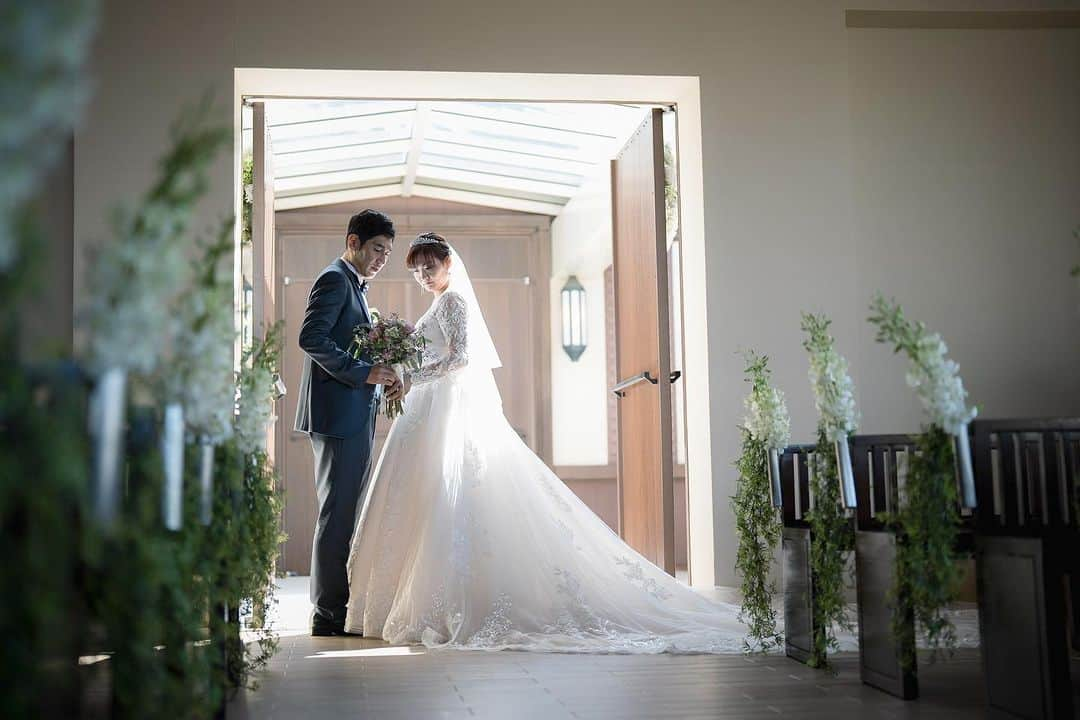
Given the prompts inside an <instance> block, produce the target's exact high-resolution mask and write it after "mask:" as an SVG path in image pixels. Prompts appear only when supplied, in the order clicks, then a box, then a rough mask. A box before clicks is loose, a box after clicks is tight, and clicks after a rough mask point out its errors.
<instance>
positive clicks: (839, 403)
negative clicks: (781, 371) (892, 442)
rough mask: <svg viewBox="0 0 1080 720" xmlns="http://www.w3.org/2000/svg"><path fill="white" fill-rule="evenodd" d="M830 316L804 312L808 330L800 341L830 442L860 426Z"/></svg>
mask: <svg viewBox="0 0 1080 720" xmlns="http://www.w3.org/2000/svg"><path fill="white" fill-rule="evenodd" d="M830 322H831V321H830V320H828V319H827V318H825V316H824V315H813V314H809V313H803V322H802V329H803V331H804V332H806V333H807V334H808V336H809V337H808V338H807V339H806V340H805V341H804V342H803V347H805V348H806V351H807V353H808V354H809V356H810V370H809V375H810V386H811V388H812V389H813V391H814V407H815V408H816V409H817V411H818V415H819V417H820V418H821V422H822V425H823V427H824V430H825V436H826V438H827V439H828V440H829V442H839V441H841V440H844V439H846V438H847V437H848V436H849V435H850V434H852V433H853V432H855V430H857V429H858V427H859V411H858V409H857V408H856V406H855V384H854V383H853V382H852V381H851V375H850V374H848V364H847V360H845V359H844V357H843V356H842V355H840V354H839V353H838V352H836V348H835V342H834V340H833V337H832V336H831V335H829V332H828V329H829V325H830Z"/></svg>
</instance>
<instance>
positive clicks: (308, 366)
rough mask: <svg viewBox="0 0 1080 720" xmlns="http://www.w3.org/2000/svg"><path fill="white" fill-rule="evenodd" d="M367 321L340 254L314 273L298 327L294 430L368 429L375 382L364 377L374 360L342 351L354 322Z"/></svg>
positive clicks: (346, 433)
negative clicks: (300, 366) (298, 370)
mask: <svg viewBox="0 0 1080 720" xmlns="http://www.w3.org/2000/svg"><path fill="white" fill-rule="evenodd" d="M370 323H371V315H370V314H369V313H368V308H367V300H366V299H365V298H364V295H363V293H361V292H360V283H359V282H358V281H357V279H356V275H355V274H354V273H353V272H352V270H350V269H349V267H348V266H346V264H345V261H344V260H342V259H341V258H338V259H337V260H335V261H334V262H333V263H332V264H331V265H330V266H329V267H327V268H326V269H325V270H323V271H322V272H321V273H319V277H317V278H315V283H314V284H313V285H312V286H311V294H310V295H309V296H308V304H307V311H306V312H305V313H304V324H303V325H302V326H301V327H300V349H301V350H303V351H304V353H305V357H304V369H303V373H302V374H301V376H300V390H299V398H298V401H297V404H296V424H295V429H296V430H297V431H299V432H306V433H318V434H319V435H329V436H330V437H338V438H347V437H352V436H354V435H359V434H361V433H368V434H370V433H371V432H372V430H373V427H374V425H373V422H374V415H375V413H374V410H375V406H376V396H375V388H376V386H375V385H369V384H368V382H367V378H368V371H369V370H370V369H371V367H372V364H371V363H367V362H364V361H363V360H356V359H354V358H353V357H352V356H351V355H349V353H348V352H346V351H347V350H348V348H349V345H351V344H352V337H353V328H355V327H356V326H357V325H361V324H370Z"/></svg>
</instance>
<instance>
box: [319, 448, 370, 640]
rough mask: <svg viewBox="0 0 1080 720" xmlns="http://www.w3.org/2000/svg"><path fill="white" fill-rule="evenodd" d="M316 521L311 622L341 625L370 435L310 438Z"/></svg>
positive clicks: (366, 470)
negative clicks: (350, 553) (313, 456)
mask: <svg viewBox="0 0 1080 720" xmlns="http://www.w3.org/2000/svg"><path fill="white" fill-rule="evenodd" d="M310 437H311V449H312V450H313V451H314V453H315V495H316V498H317V500H318V504H319V516H318V519H317V520H316V521H315V541H314V543H313V544H312V547H311V603H312V604H313V605H314V606H315V615H316V616H317V617H316V618H315V622H317V623H328V624H332V625H341V624H343V623H344V622H345V609H346V606H347V605H348V602H349V580H348V575H347V570H346V565H347V563H348V561H349V542H350V540H351V539H352V534H353V530H354V528H355V527H356V520H357V514H358V513H359V511H360V498H361V497H362V496H363V491H364V487H365V486H366V485H367V480H368V475H369V473H370V471H371V444H372V439H373V433H372V434H367V433H364V434H361V435H355V436H353V437H349V438H336V437H330V436H328V435H319V434H317V433H311V434H310Z"/></svg>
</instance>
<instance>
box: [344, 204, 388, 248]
mask: <svg viewBox="0 0 1080 720" xmlns="http://www.w3.org/2000/svg"><path fill="white" fill-rule="evenodd" d="M350 235H356V236H357V237H358V238H360V247H363V246H364V243H366V242H367V241H368V240H370V239H371V238H373V237H375V236H376V235H385V236H386V237H388V238H390V239H391V240H393V239H394V221H393V220H391V219H390V216H389V215H387V214H386V213H381V212H379V211H378V210H361V211H360V212H358V213H356V214H355V215H353V216H352V217H351V218H349V228H348V230H346V231H345V244H346V246H347V245H348V244H349V236H350Z"/></svg>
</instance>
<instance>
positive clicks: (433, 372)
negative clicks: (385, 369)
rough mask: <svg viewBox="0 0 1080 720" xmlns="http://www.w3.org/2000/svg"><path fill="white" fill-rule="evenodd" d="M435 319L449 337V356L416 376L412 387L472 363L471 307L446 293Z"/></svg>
mask: <svg viewBox="0 0 1080 720" xmlns="http://www.w3.org/2000/svg"><path fill="white" fill-rule="evenodd" d="M435 319H436V320H437V321H438V322H439V329H440V330H442V333H443V336H444V337H446V355H444V356H443V357H440V358H436V359H435V360H434V361H432V362H430V363H426V364H425V365H423V366H422V367H421V368H420V369H419V370H417V371H416V372H415V373H413V376H412V381H413V384H420V383H425V382H430V381H431V380H435V379H436V378H440V377H443V376H444V375H446V374H448V373H451V372H453V371H455V370H460V369H461V368H463V367H465V366H466V365H468V364H469V346H468V336H467V335H468V333H467V332H466V327H467V326H468V321H469V306H468V305H466V304H465V299H464V298H463V297H461V295H459V294H457V293H456V292H447V293H444V294H443V296H442V297H441V298H439V304H438V305H437V306H436V307H435Z"/></svg>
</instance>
